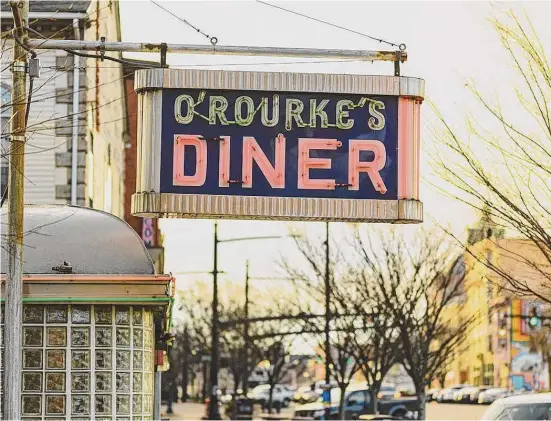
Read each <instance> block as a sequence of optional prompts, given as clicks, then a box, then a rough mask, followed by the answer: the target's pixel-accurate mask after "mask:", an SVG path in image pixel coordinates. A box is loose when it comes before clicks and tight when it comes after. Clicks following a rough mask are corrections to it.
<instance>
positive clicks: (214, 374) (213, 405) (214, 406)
mask: <svg viewBox="0 0 551 421" xmlns="http://www.w3.org/2000/svg"><path fill="white" fill-rule="evenodd" d="M213 263H214V265H213V266H214V267H213V270H212V346H211V361H210V387H211V393H210V403H209V419H210V420H219V419H221V418H220V411H219V410H218V395H217V391H218V354H219V352H218V222H214V261H213Z"/></svg>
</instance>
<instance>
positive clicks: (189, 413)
mask: <svg viewBox="0 0 551 421" xmlns="http://www.w3.org/2000/svg"><path fill="white" fill-rule="evenodd" d="M486 409H488V406H486V405H458V404H440V403H435V402H431V403H429V404H427V420H479V419H480V418H481V417H482V415H483V414H484V411H486ZM173 411H174V414H172V415H170V416H166V415H165V414H166V407H163V418H170V419H173V420H198V419H201V417H202V416H203V415H204V414H205V405H203V404H199V403H177V404H174V405H173ZM287 411H289V412H291V411H290V410H287ZM287 411H286V412H287ZM257 419H260V418H257Z"/></svg>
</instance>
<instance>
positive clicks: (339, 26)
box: [151, 0, 406, 51]
mask: <svg viewBox="0 0 551 421" xmlns="http://www.w3.org/2000/svg"><path fill="white" fill-rule="evenodd" d="M151 1H153V0H151ZM256 2H257V3H260V4H264V5H266V6H270V7H273V8H275V9H279V10H283V11H285V12H288V13H292V14H293V15H297V16H302V17H303V18H306V19H310V20H313V21H316V22H319V23H323V24H325V25H329V26H332V27H333V28H338V29H342V30H343V31H347V32H350V33H352V34H356V35H361V36H362V37H366V38H369V39H371V40H373V41H378V42H381V43H383V44H387V45H391V46H393V47H398V48H399V49H400V50H401V51H405V50H406V44H395V43H393V42H390V41H386V40H384V39H382V38H377V37H373V36H371V35H368V34H365V33H363V32H359V31H355V30H353V29H350V28H346V27H344V26H341V25H337V24H335V23H331V22H327V21H325V20H322V19H318V18H315V17H313V16H308V15H305V14H303V13H299V12H296V11H294V10H291V9H286V8H285V7H281V6H277V5H275V4H272V3H268V2H266V1H262V0H256Z"/></svg>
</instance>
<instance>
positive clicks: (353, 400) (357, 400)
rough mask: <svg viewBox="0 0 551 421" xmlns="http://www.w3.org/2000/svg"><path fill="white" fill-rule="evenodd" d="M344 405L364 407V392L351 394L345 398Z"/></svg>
mask: <svg viewBox="0 0 551 421" xmlns="http://www.w3.org/2000/svg"><path fill="white" fill-rule="evenodd" d="M346 404H347V405H348V406H362V407H363V406H364V405H365V392H362V391H358V392H352V393H351V394H350V395H349V396H348V398H346Z"/></svg>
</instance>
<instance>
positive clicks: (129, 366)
mask: <svg viewBox="0 0 551 421" xmlns="http://www.w3.org/2000/svg"><path fill="white" fill-rule="evenodd" d="M2 214H3V215H2V216H3V217H4V218H5V217H6V214H5V211H4V210H3V211H2ZM4 230H5V224H4V225H2V234H3V235H2V296H1V297H2V298H1V299H2V320H1V323H2V330H3V329H4V317H3V316H4V301H5V291H6V275H5V272H6V270H7V256H6V253H5V252H4V250H5V244H4V241H5V233H4ZM24 230H25V237H24V247H25V248H24V264H23V269H24V278H23V282H24V284H23V328H22V342H23V349H22V357H23V360H22V366H23V370H22V373H21V383H22V402H21V411H22V413H21V418H22V419H25V418H27V419H31V418H32V419H48V418H56V419H60V418H61V419H115V418H116V419H145V420H148V419H149V420H151V419H153V413H154V402H156V400H155V390H154V374H155V371H156V370H157V368H156V359H155V354H156V347H158V346H159V338H163V337H166V336H168V335H166V332H167V331H168V329H169V321H170V313H171V302H172V297H173V288H174V285H173V279H172V277H171V276H169V275H156V274H155V273H154V269H153V264H152V261H151V258H150V256H149V254H148V252H147V250H146V248H145V246H144V245H143V243H142V241H141V239H140V238H139V237H138V235H137V234H136V233H135V232H134V230H132V228H131V227H130V226H129V225H128V224H126V222H124V221H122V220H120V219H119V218H117V217H115V216H113V215H111V214H108V213H104V212H101V211H97V210H93V209H88V208H81V207H74V206H28V207H26V209H25V227H24ZM2 333H3V331H2ZM3 336H4V335H3V334H2V338H3ZM161 342H162V340H161ZM2 354H4V343H3V342H2ZM2 363H3V365H2V375H3V370H4V366H5V364H4V355H2ZM2 378H3V376H2ZM4 387H6V386H4V385H3V387H2V391H3V390H4Z"/></svg>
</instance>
